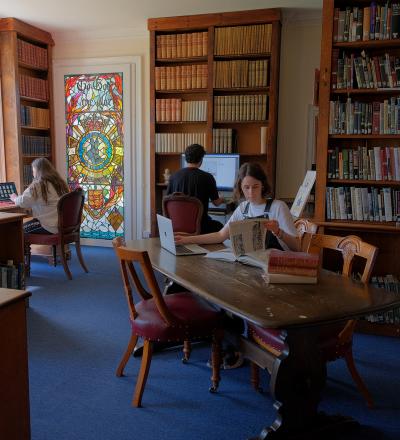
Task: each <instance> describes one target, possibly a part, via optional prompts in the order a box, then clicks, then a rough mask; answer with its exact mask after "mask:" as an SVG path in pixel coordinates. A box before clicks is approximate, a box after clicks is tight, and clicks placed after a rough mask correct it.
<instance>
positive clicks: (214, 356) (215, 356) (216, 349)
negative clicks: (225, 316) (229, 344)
mask: <svg viewBox="0 0 400 440" xmlns="http://www.w3.org/2000/svg"><path fill="white" fill-rule="evenodd" d="M221 341H222V332H221V331H218V330H217V331H216V332H215V333H214V335H213V338H212V352H211V363H212V376H211V387H210V389H209V391H210V393H216V392H217V389H218V385H219V381H220V379H221V377H220V374H219V372H220V369H221Z"/></svg>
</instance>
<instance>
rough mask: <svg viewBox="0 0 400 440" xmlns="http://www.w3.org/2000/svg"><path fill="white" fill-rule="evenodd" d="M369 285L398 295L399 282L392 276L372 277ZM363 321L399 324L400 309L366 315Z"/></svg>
mask: <svg viewBox="0 0 400 440" xmlns="http://www.w3.org/2000/svg"><path fill="white" fill-rule="evenodd" d="M371 284H373V285H374V286H375V287H379V288H382V289H385V290H387V291H389V292H396V293H398V294H399V295H400V282H399V279H398V278H397V277H396V276H395V275H393V274H387V275H383V276H373V277H371ZM364 319H366V320H367V321H369V322H374V323H378V324H400V308H396V309H392V310H388V311H386V312H380V313H374V314H371V315H367V316H365V318H364Z"/></svg>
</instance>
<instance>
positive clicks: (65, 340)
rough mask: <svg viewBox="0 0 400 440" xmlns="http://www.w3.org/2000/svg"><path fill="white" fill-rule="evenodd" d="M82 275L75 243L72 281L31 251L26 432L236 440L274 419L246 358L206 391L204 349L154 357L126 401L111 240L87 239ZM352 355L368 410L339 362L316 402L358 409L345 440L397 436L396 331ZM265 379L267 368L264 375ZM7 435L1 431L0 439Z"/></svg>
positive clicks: (337, 409) (128, 384) (67, 438)
mask: <svg viewBox="0 0 400 440" xmlns="http://www.w3.org/2000/svg"><path fill="white" fill-rule="evenodd" d="M83 252H84V257H85V260H86V263H87V266H88V268H89V271H90V273H89V274H85V273H84V272H83V271H82V269H81V267H80V266H79V264H78V263H77V258H76V254H75V249H72V261H71V270H72V275H73V280H72V281H69V280H67V278H66V277H65V275H64V271H63V269H62V267H61V266H59V267H57V268H53V267H51V266H48V264H47V262H46V261H45V260H43V259H41V258H38V257H33V262H32V276H31V277H30V278H29V279H28V280H27V284H28V288H29V290H30V291H31V292H32V297H31V300H30V307H29V309H28V311H27V313H28V343H29V375H30V400H31V426H32V440H92V439H93V440H94V439H96V440H114V439H115V440H128V439H129V440H135V439H137V440H150V439H171V440H184V439H185V440H187V439H191V440H203V439H209V440H214V439H215V440H216V439H219V440H228V439H229V440H231V439H233V440H236V439H243V440H244V439H246V438H248V437H251V436H255V435H257V434H258V433H259V432H260V431H261V428H262V427H263V426H266V425H269V424H270V423H271V422H272V421H273V420H274V418H275V410H274V409H273V406H272V404H273V402H272V400H271V398H270V397H269V394H268V392H265V393H263V394H260V393H256V392H255V391H253V389H252V388H251V386H250V380H249V377H250V372H249V368H248V366H244V367H242V368H239V369H237V370H229V371H222V381H221V384H220V388H219V392H218V394H216V395H212V394H210V393H209V392H208V387H209V378H210V374H211V372H210V370H209V368H207V366H206V361H207V359H208V356H209V349H208V347H207V346H205V345H197V346H195V347H194V350H193V352H192V357H191V360H190V362H189V363H188V364H187V365H183V364H182V363H181V362H180V358H181V353H180V350H169V351H165V352H163V353H160V354H156V355H155V356H154V358H153V362H152V366H151V369H150V374H149V379H148V383H147V386H146V389H145V392H144V396H143V406H144V407H143V408H140V409H134V408H132V407H131V399H132V393H133V388H134V384H135V380H136V374H137V372H138V368H139V360H138V359H136V358H132V359H131V360H130V361H129V363H128V366H127V369H126V373H127V376H126V377H123V378H117V377H116V376H115V374H114V372H115V369H116V366H117V365H118V362H119V359H120V356H121V355H122V353H123V351H124V349H125V347H126V344H127V341H128V337H129V332H130V326H129V320H128V313H127V307H126V304H125V297H124V295H123V290H122V282H121V279H120V274H119V269H118V266H117V261H116V258H115V257H114V253H113V250H112V249H109V248H96V247H85V248H84V250H83ZM354 351H355V360H356V363H357V366H358V367H359V370H360V373H361V375H362V376H363V378H364V379H365V380H366V382H367V384H368V387H369V389H370V391H371V393H372V394H373V396H374V399H375V401H376V408H375V409H373V410H369V409H368V408H367V407H366V405H365V403H364V401H363V398H362V397H361V395H360V394H359V393H358V391H357V390H356V388H355V385H354V384H353V382H352V380H351V378H350V375H349V373H348V371H347V369H346V366H345V364H344V362H343V361H338V362H335V363H332V364H330V365H329V367H328V375H329V380H328V383H327V388H326V392H325V394H324V400H323V402H322V405H321V408H322V409H323V410H324V411H326V412H328V413H331V414H335V413H341V414H346V415H351V416H353V417H355V418H356V419H357V420H358V421H359V422H360V423H361V424H362V427H361V429H360V430H359V431H358V433H355V434H352V435H349V436H346V437H341V438H342V439H357V440H358V439H359V440H361V439H362V440H369V439H374V440H375V439H377V440H379V439H387V440H395V439H397V440H398V439H400V417H399V414H400V340H399V339H395V338H382V337H375V336H366V335H356V338H355V348H354ZM263 381H264V383H263V385H264V388H267V385H268V382H267V381H268V377H267V375H264V377H263ZM4 440H6V439H4Z"/></svg>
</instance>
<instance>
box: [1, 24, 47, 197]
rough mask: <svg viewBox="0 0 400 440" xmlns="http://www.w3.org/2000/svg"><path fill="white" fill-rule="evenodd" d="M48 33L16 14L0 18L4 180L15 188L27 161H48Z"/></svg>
mask: <svg viewBox="0 0 400 440" xmlns="http://www.w3.org/2000/svg"><path fill="white" fill-rule="evenodd" d="M53 45H54V42H53V39H52V37H51V35H50V34H49V33H48V32H46V31H43V30H41V29H39V28H37V27H34V26H31V25H29V24H27V23H24V22H23V21H20V20H18V19H16V18H2V19H0V66H1V67H0V71H1V94H2V105H3V119H4V125H3V127H4V150H5V168H6V179H7V180H8V181H13V182H15V184H16V186H17V190H18V192H19V193H21V192H22V191H23V189H24V188H25V187H26V186H28V184H29V183H30V181H31V178H32V176H31V170H30V164H31V162H32V161H33V160H34V159H35V158H36V157H38V156H45V157H47V158H48V159H49V160H50V161H52V162H53V163H54V160H55V158H54V130H53V126H54V125H53V86H52V81H53V79H52V46H53Z"/></svg>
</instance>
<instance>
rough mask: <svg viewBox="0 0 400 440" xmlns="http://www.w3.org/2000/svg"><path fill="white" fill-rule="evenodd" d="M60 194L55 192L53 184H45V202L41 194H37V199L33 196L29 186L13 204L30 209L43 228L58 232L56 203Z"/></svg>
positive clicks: (54, 232)
mask: <svg viewBox="0 0 400 440" xmlns="http://www.w3.org/2000/svg"><path fill="white" fill-rule="evenodd" d="M59 199H60V196H59V195H58V194H57V192H56V190H55V189H54V187H53V185H51V184H48V185H47V203H46V202H45V201H44V200H43V198H42V195H41V194H38V197H37V199H34V198H33V195H32V190H31V188H27V189H26V190H25V191H24V192H23V194H22V195H20V196H18V197H17V198H16V199H15V204H16V205H18V206H20V207H21V208H30V209H32V215H33V217H34V218H37V219H38V220H39V222H40V224H41V225H42V227H43V228H44V229H46V230H47V231H49V232H51V233H52V234H57V232H58V213H57V203H58V200H59Z"/></svg>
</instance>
